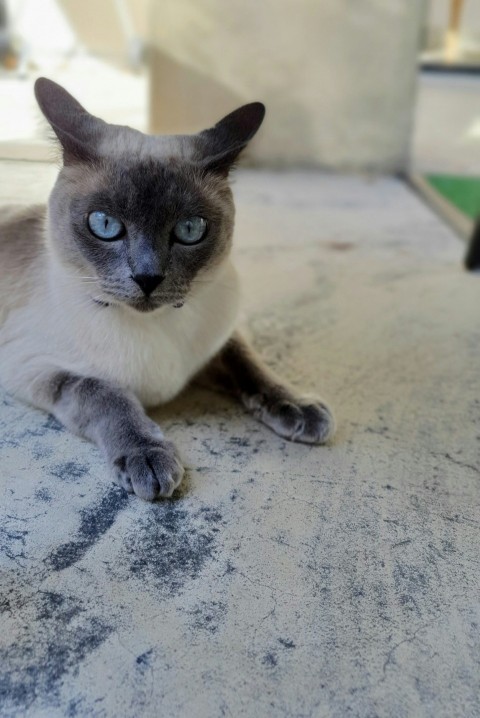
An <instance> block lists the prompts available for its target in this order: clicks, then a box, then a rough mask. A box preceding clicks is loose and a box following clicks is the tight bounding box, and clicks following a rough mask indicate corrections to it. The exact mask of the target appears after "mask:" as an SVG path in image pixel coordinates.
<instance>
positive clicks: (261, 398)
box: [245, 393, 335, 444]
mask: <svg viewBox="0 0 480 718" xmlns="http://www.w3.org/2000/svg"><path fill="white" fill-rule="evenodd" d="M245 403H246V405H247V407H248V408H249V409H250V410H251V411H252V412H253V414H254V416H256V417H257V419H260V421H262V422H263V423H264V424H266V425H267V426H269V427H270V428H271V429H273V431H274V432H275V433H276V434H278V435H279V436H283V437H284V438H285V439H289V440H290V441H299V442H302V443H304V444H323V443H325V442H326V441H327V440H328V439H330V437H332V436H333V434H334V433H335V419H334V417H333V414H332V412H331V410H330V409H329V408H328V406H327V405H326V404H324V403H323V401H321V400H320V399H314V398H303V399H302V398H296V397H291V396H288V397H286V396H285V395H283V396H279V395H278V394H276V393H275V394H273V395H272V396H268V395H256V396H251V397H249V398H248V400H247V401H246V402H245Z"/></svg>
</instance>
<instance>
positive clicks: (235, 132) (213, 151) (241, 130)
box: [198, 102, 265, 175]
mask: <svg viewBox="0 0 480 718" xmlns="http://www.w3.org/2000/svg"><path fill="white" fill-rule="evenodd" d="M264 117H265V105H262V103H261V102H251V103H250V104H248V105H243V107H239V108H238V110H234V111H233V112H231V113H230V114H229V115H227V116H226V117H224V118H223V120H220V122H217V124H216V125H215V127H211V128H210V129H208V130H204V131H203V132H200V134H199V135H198V137H199V138H200V139H201V152H202V161H201V164H202V166H203V167H205V169H207V170H209V171H211V172H216V173H217V174H222V175H227V174H228V172H229V170H230V169H231V167H232V165H233V163H234V162H235V160H236V159H237V157H238V155H239V154H240V152H241V151H242V150H243V149H244V147H246V145H247V144H248V142H249V141H250V140H251V139H252V137H253V136H254V135H255V133H256V132H257V130H258V129H259V127H260V125H261V124H262V122H263V118H264Z"/></svg>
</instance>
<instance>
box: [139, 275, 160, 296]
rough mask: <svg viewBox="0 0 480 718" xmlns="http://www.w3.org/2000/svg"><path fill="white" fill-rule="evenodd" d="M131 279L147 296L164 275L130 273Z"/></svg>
mask: <svg viewBox="0 0 480 718" xmlns="http://www.w3.org/2000/svg"><path fill="white" fill-rule="evenodd" d="M132 279H133V281H134V282H136V283H137V284H138V286H139V287H140V289H141V290H142V292H144V293H145V294H146V295H147V297H148V295H149V294H151V293H152V292H153V290H154V289H156V288H157V287H158V285H159V284H160V282H163V280H164V279H165V277H163V276H162V275H161V274H132Z"/></svg>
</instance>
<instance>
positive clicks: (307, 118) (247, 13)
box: [150, 0, 423, 171]
mask: <svg viewBox="0 0 480 718" xmlns="http://www.w3.org/2000/svg"><path fill="white" fill-rule="evenodd" d="M422 14H423V2H422V0H261V1H259V0H229V1H228V2H226V1H225V0H162V1H161V2H158V1H156V0H154V1H153V3H152V16H151V23H150V27H151V40H152V45H153V51H152V74H151V124H152V130H153V131H156V132H179V131H191V130H198V129H200V128H202V127H203V126H208V125H209V124H211V123H213V122H214V121H215V120H216V119H218V118H219V117H220V116H222V114H224V113H226V112H229V111H230V110H232V109H233V108H234V107H235V106H237V105H240V104H242V103H243V102H248V101H250V100H254V99H260V100H263V101H264V102H265V103H266V105H267V110H268V116H267V120H266V123H265V127H264V129H263V130H262V133H261V135H260V137H259V138H258V140H255V148H254V149H255V153H254V156H255V160H256V161H257V162H258V163H264V164H270V165H290V164H301V165H315V166H316V165H322V166H327V167H334V168H342V169H343V168H345V169H347V168H348V169H373V170H379V171H398V170H403V169H404V168H405V167H406V165H407V162H408V153H409V142H410V134H411V122H412V110H413V102H414V95H415V81H416V65H417V51H418V43H419V38H420V28H421V25H422V20H423V18H422Z"/></svg>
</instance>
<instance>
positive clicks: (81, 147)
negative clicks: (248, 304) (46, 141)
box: [35, 78, 265, 311]
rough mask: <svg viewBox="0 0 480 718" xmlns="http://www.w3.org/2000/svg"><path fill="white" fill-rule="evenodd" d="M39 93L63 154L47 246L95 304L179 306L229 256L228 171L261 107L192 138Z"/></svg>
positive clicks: (50, 90) (49, 88) (57, 94)
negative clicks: (104, 116)
mask: <svg viewBox="0 0 480 718" xmlns="http://www.w3.org/2000/svg"><path fill="white" fill-rule="evenodd" d="M35 95H36V98H37V101H38V104H39V105H40V108H41V110H42V112H43V114H44V115H45V117H46V118H47V120H48V121H49V123H50V125H51V126H52V128H53V130H54V132H55V134H56V136H57V138H58V140H59V141H60V144H61V148H62V153H63V167H62V169H61V171H60V174H59V176H58V179H57V182H56V184H55V187H54V189H53V191H52V194H51V196H50V202H49V241H50V246H51V248H52V250H53V252H54V254H55V256H56V257H57V259H58V260H59V261H60V262H61V264H62V266H63V267H64V269H65V270H66V271H67V272H69V273H70V274H71V275H72V277H75V278H82V281H84V282H85V286H86V288H87V289H88V292H89V294H90V296H91V297H92V299H94V300H95V301H97V302H100V303H106V304H126V305H128V306H130V307H132V308H134V309H136V310H138V311H152V310H154V309H157V308H158V307H161V306H165V305H181V304H182V303H183V301H184V300H185V298H186V296H187V294H188V292H189V291H190V290H191V288H192V286H194V284H195V281H196V280H197V278H198V280H197V281H208V279H209V278H211V277H213V275H214V270H215V268H216V267H218V266H219V265H221V263H222V261H223V260H224V259H225V258H226V256H227V254H228V252H229V249H230V245H231V239H232V231H233V218H234V207H233V201H232V194H231V191H230V188H229V184H228V173H229V170H230V169H231V167H232V165H233V163H234V162H235V160H236V158H237V157H238V155H239V153H240V152H241V151H242V149H243V148H244V147H245V146H246V144H247V143H248V141H249V140H250V139H251V138H252V137H253V136H254V134H255V133H256V131H257V130H258V128H259V127H260V125H261V123H262V120H263V117H264V114H265V108H264V106H263V105H262V104H261V103H259V102H254V103H251V104H249V105H244V106H243V107H240V108H239V109H238V110H235V111H234V112H232V113H231V114H230V115H227V117H225V118H224V119H223V120H220V122H218V123H217V124H216V125H215V126H214V127H212V128H211V129H208V130H204V131H203V132H200V133H198V134H196V135H171V136H170V135H166V136H149V135H145V134H143V133H142V132H138V131H137V130H133V129H131V128H129V127H123V126H120V125H111V124H108V123H106V122H104V121H103V120H100V119H99V118H97V117H94V116H93V115H91V114H90V113H88V112H87V111H86V110H85V109H84V108H83V107H82V106H81V105H80V104H79V103H78V102H77V101H76V100H75V99H74V98H73V97H72V96H71V95H70V94H69V93H68V92H67V91H66V90H64V89H63V88H62V87H60V86H59V85H57V84H56V83H54V82H52V81H51V80H47V79H45V78H41V79H39V80H37V82H36V84H35Z"/></svg>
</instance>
